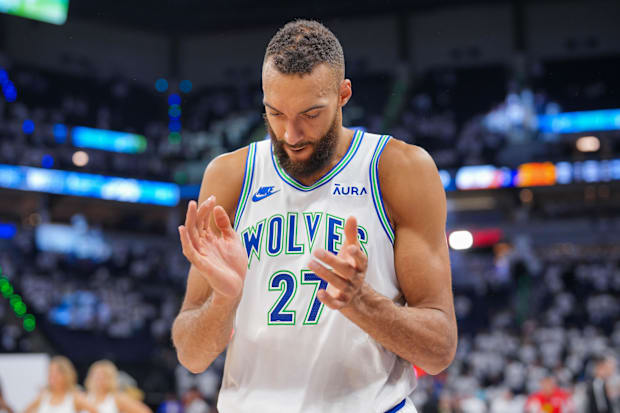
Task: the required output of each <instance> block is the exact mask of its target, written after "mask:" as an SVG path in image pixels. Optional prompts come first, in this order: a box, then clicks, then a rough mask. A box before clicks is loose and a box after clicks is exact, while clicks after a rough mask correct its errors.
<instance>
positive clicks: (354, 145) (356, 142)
mask: <svg viewBox="0 0 620 413" xmlns="http://www.w3.org/2000/svg"><path fill="white" fill-rule="evenodd" d="M363 135H364V132H362V131H360V130H357V131H355V134H354V135H353V140H352V141H351V145H349V149H348V151H347V153H346V155H345V156H343V157H342V159H340V161H339V162H338V163H337V164H336V166H334V167H333V168H332V169H331V170H330V171H329V172H328V173H327V174H325V175H324V176H323V177H322V178H321V179H319V180H318V181H316V182H315V183H314V184H312V185H310V186H306V185H304V184H302V183H301V182H299V181H297V180H296V179H294V178H292V177H290V176H289V175H288V174H287V173H286V171H285V170H284V169H282V167H281V166H280V164H279V163H278V159H277V158H276V156H274V155H273V149H272V154H271V157H272V158H273V164H274V165H275V167H276V172H277V173H278V175H279V176H280V178H282V180H284V182H286V183H287V184H289V185H290V186H292V187H293V188H296V189H299V190H300V191H305V192H307V191H312V190H313V189H316V188H318V187H320V186H322V185H324V184H326V183H327V182H328V181H330V180H331V179H332V178H333V177H334V176H336V175H338V174H339V173H340V172H341V171H342V170H343V169H344V168H345V166H347V164H348V163H349V162H350V161H351V159H353V156H354V155H355V154H356V152H357V150H358V149H359V146H360V144H361V143H362V136H363Z"/></svg>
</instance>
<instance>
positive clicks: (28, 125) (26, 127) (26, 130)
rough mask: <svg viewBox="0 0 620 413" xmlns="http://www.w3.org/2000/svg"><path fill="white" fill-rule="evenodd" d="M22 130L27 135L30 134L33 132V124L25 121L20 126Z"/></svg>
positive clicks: (28, 120)
mask: <svg viewBox="0 0 620 413" xmlns="http://www.w3.org/2000/svg"><path fill="white" fill-rule="evenodd" d="M22 130H23V131H24V133H25V134H27V135H29V134H31V133H32V132H34V122H33V121H31V120H30V119H26V120H25V121H24V123H23V124H22Z"/></svg>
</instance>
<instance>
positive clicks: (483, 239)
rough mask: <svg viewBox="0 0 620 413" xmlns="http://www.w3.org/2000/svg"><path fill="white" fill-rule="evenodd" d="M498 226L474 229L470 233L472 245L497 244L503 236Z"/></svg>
mask: <svg viewBox="0 0 620 413" xmlns="http://www.w3.org/2000/svg"><path fill="white" fill-rule="evenodd" d="M503 235H504V234H503V232H502V230H501V229H499V228H487V229H480V230H476V231H474V232H473V233H472V237H473V239H474V240H473V246H474V247H490V246H494V245H495V244H497V243H498V242H499V241H500V240H501V239H502V237H503Z"/></svg>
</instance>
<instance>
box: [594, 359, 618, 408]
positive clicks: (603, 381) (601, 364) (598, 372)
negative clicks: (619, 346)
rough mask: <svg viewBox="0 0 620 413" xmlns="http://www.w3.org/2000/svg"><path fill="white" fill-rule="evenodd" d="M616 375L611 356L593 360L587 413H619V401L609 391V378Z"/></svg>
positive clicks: (613, 360)
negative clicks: (592, 374) (592, 377)
mask: <svg viewBox="0 0 620 413" xmlns="http://www.w3.org/2000/svg"><path fill="white" fill-rule="evenodd" d="M615 373H616V358H615V357H614V356H613V355H611V354H605V355H602V356H598V357H596V358H595V360H594V379H593V380H592V381H591V382H590V383H588V389H587V404H586V406H587V409H588V410H587V411H588V413H620V405H619V404H620V403H619V402H620V400H619V399H618V395H617V394H614V392H613V390H612V389H611V378H612V377H613V376H614V374H615Z"/></svg>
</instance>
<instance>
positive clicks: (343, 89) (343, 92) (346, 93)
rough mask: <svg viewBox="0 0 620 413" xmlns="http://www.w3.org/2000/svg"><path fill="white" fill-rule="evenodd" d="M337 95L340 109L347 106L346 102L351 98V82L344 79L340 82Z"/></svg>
mask: <svg viewBox="0 0 620 413" xmlns="http://www.w3.org/2000/svg"><path fill="white" fill-rule="evenodd" d="M338 94H339V98H338V104H339V105H340V107H342V106H344V105H346V104H347V102H348V101H349V99H351V96H352V95H353V90H352V89H351V80H349V79H344V80H342V82H340V87H339V90H338Z"/></svg>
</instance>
